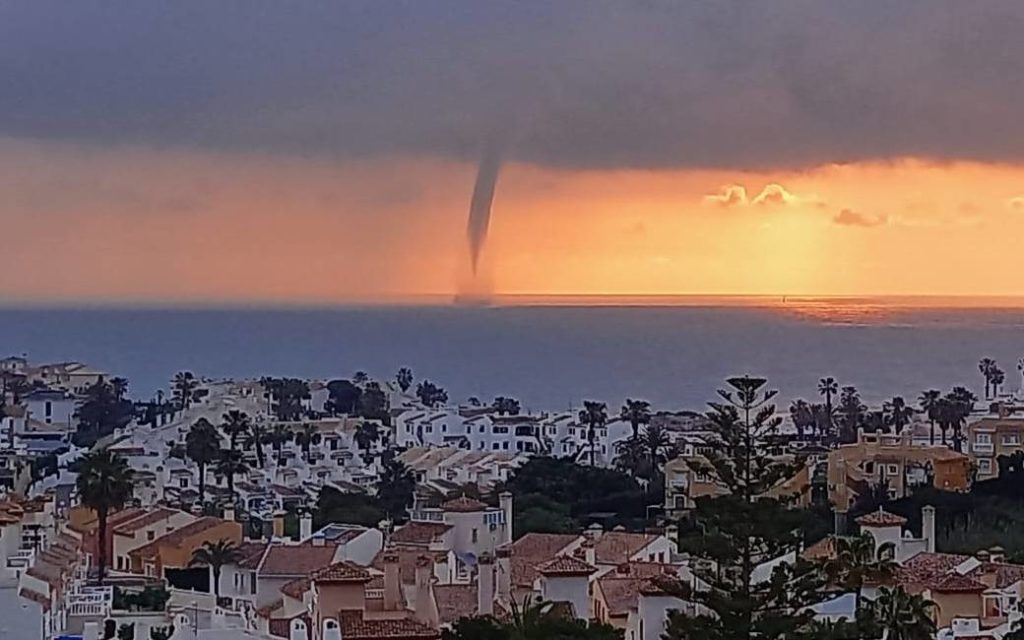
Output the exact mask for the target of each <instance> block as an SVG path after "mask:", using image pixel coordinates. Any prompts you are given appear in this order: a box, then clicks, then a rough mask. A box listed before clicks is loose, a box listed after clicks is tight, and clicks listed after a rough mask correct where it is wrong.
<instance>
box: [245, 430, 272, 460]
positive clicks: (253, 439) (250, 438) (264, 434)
mask: <svg viewBox="0 0 1024 640" xmlns="http://www.w3.org/2000/svg"><path fill="white" fill-rule="evenodd" d="M269 441H270V432H269V431H268V430H267V425H266V424H264V423H263V422H262V421H261V420H257V421H255V422H253V423H252V424H251V426H250V427H249V433H248V434H247V435H246V436H245V447H246V448H247V449H248V448H249V447H252V448H254V449H255V450H256V462H257V464H259V466H260V469H262V468H263V463H264V462H265V460H266V458H265V456H264V455H263V445H265V444H267V443H268V442H269Z"/></svg>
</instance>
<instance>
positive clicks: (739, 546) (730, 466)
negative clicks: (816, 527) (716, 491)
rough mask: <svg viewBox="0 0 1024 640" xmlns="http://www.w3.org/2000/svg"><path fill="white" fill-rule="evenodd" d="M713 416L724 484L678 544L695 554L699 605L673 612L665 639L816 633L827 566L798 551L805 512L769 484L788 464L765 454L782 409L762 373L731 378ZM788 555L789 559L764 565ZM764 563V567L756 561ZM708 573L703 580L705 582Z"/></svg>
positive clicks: (701, 502) (733, 639)
mask: <svg viewBox="0 0 1024 640" xmlns="http://www.w3.org/2000/svg"><path fill="white" fill-rule="evenodd" d="M727 383H728V388H727V389H724V390H719V391H718V394H719V396H720V397H721V401H719V402H713V403H710V404H711V411H710V412H709V413H708V417H709V418H710V419H711V422H712V424H713V426H712V430H713V431H714V432H715V433H716V434H717V436H718V442H717V446H716V447H715V448H714V449H715V450H714V453H712V454H710V455H708V456H707V458H708V468H707V469H705V471H706V472H708V473H711V474H713V475H715V476H716V477H717V480H718V482H719V484H720V486H721V487H722V489H723V490H724V491H722V492H721V495H718V496H707V497H703V498H698V499H697V501H696V508H695V509H694V510H693V511H692V512H691V513H690V514H689V519H688V521H686V522H683V523H681V527H680V530H681V531H683V532H685V533H682V534H681V535H680V547H681V549H682V550H683V551H686V552H689V553H690V554H691V557H692V558H693V559H694V562H693V564H692V566H693V570H694V573H695V574H696V577H697V578H698V581H699V584H698V585H697V588H696V589H694V590H693V591H692V593H691V594H690V595H689V600H690V601H692V602H693V603H694V604H695V605H696V606H695V608H694V610H693V611H691V612H689V613H685V612H673V613H672V614H670V616H669V622H668V626H667V629H666V633H665V636H664V637H665V638H666V639H668V640H751V639H754V638H756V639H757V640H776V639H778V640H782V639H787V640H790V639H792V638H794V637H808V636H815V635H817V634H816V633H815V631H816V630H815V629H814V627H813V625H812V624H811V618H812V615H811V614H810V613H809V612H807V611H806V607H807V605H809V604H813V603H814V602H818V601H820V600H821V587H822V581H821V571H820V568H819V567H817V566H815V565H813V564H811V563H808V562H805V561H803V560H801V559H800V558H799V551H800V547H801V536H800V525H801V522H802V519H803V515H802V514H801V512H800V511H799V510H796V509H791V508H789V505H788V503H787V501H786V500H785V499H777V498H771V497H767V496H766V494H767V492H768V491H769V490H770V489H772V487H774V486H775V485H776V484H778V483H779V482H780V481H782V480H783V479H785V478H786V477H787V476H788V475H789V474H791V473H792V472H793V471H794V469H793V468H792V466H791V465H787V464H783V463H781V462H779V461H777V460H775V459H773V458H771V457H770V456H769V455H768V452H767V447H766V443H765V441H766V438H767V437H768V436H770V435H772V434H774V433H775V432H776V431H777V429H778V427H779V425H780V423H781V421H782V419H781V418H779V417H777V416H776V415H775V405H774V404H773V403H772V400H773V398H774V397H775V395H776V391H774V390H769V389H768V388H767V386H766V385H767V381H766V380H764V379H762V378H751V377H741V378H730V379H729V380H727ZM783 556H786V558H787V560H788V561H786V562H777V563H772V565H769V566H768V567H767V568H766V567H764V566H761V565H763V564H764V563H766V562H768V561H769V560H773V559H777V558H780V557H783ZM759 566H761V568H760V569H759V568H758V567H759ZM700 583H702V584H700Z"/></svg>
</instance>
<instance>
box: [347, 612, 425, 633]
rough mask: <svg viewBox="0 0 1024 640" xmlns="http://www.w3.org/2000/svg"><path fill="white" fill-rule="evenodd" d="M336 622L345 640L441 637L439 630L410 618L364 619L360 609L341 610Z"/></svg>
mask: <svg viewBox="0 0 1024 640" xmlns="http://www.w3.org/2000/svg"><path fill="white" fill-rule="evenodd" d="M338 623H339V625H340V626H341V637H342V638H344V639H345V640H377V639H378V638H388V639H389V640H436V639H437V638H440V637H441V632H440V631H437V630H436V629H431V628H430V627H427V626H425V625H423V624H420V623H419V622H416V621H415V620H412V619H410V618H402V619H398V620H364V619H363V613H362V612H361V611H342V612H341V615H340V616H339V617H338Z"/></svg>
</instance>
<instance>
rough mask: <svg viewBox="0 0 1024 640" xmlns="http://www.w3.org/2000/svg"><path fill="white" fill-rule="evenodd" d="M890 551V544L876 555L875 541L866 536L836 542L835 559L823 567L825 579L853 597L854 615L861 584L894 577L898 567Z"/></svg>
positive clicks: (858, 601) (859, 601) (891, 548)
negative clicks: (850, 593)
mask: <svg viewBox="0 0 1024 640" xmlns="http://www.w3.org/2000/svg"><path fill="white" fill-rule="evenodd" d="M893 551H894V547H893V545H892V543H887V544H884V545H882V546H881V547H879V549H878V550H877V551H876V550H875V539H874V537H872V536H871V534H869V533H863V534H861V535H859V536H857V537H852V538H849V537H840V538H836V553H835V556H834V557H832V558H831V559H829V560H827V561H825V564H824V572H825V576H826V577H827V578H828V580H829V582H831V583H833V584H836V585H839V586H840V587H842V588H843V589H845V590H846V591H848V592H852V593H853V594H854V598H855V600H854V602H855V606H854V611H855V612H859V611H860V605H861V591H862V590H863V588H864V583H865V582H875V583H877V582H881V581H884V580H887V579H888V578H891V577H892V576H893V575H894V574H895V572H896V568H897V567H898V565H897V564H896V562H894V561H893V559H892V552H893Z"/></svg>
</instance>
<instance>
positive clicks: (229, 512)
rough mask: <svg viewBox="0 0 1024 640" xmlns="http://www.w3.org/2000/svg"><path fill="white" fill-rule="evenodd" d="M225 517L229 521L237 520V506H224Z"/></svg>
mask: <svg viewBox="0 0 1024 640" xmlns="http://www.w3.org/2000/svg"><path fill="white" fill-rule="evenodd" d="M224 519H225V520H227V521H228V522H234V521H235V507H234V505H231V506H227V507H224Z"/></svg>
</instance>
